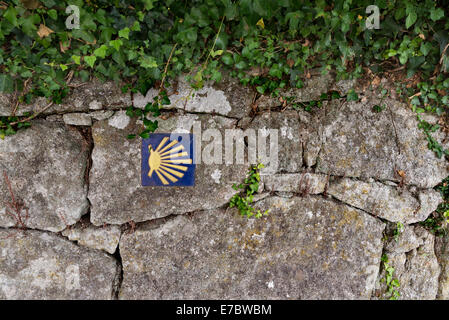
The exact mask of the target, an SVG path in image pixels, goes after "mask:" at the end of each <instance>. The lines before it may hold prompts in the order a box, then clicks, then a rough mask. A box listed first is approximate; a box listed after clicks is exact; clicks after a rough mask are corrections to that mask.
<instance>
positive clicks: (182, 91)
mask: <svg viewBox="0 0 449 320" xmlns="http://www.w3.org/2000/svg"><path fill="white" fill-rule="evenodd" d="M157 94H158V90H156V89H150V90H149V91H148V92H147V94H146V96H145V97H144V96H142V95H141V94H140V93H137V94H136V95H135V96H134V105H135V106H136V107H137V108H144V107H145V105H146V104H147V103H153V101H154V100H153V99H154V97H156V96H157ZM168 96H169V98H170V102H171V104H170V105H168V106H164V108H165V109H173V108H176V109H181V110H185V111H188V112H193V113H213V114H218V115H223V116H228V117H234V118H241V117H243V116H246V115H247V114H248V113H249V111H250V110H251V103H252V99H253V97H254V93H253V91H252V90H251V89H250V88H249V87H245V86H242V85H240V84H239V83H238V80H236V79H234V78H231V77H229V76H227V75H226V74H225V75H224V76H223V79H222V80H221V81H220V82H219V83H212V82H206V83H205V84H204V86H203V87H202V88H201V89H198V90H194V89H192V87H191V85H190V84H189V83H188V81H187V79H186V77H185V76H180V77H178V78H177V79H176V80H175V81H172V86H171V87H170V88H169V89H168Z"/></svg>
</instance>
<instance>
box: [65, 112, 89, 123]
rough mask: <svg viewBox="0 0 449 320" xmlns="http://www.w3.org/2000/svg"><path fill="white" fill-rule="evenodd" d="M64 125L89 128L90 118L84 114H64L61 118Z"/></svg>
mask: <svg viewBox="0 0 449 320" xmlns="http://www.w3.org/2000/svg"><path fill="white" fill-rule="evenodd" d="M62 119H63V120H64V123H65V124H69V125H73V126H91V125H92V118H91V117H90V116H89V115H88V114H86V113H66V114H64V115H63V116H62Z"/></svg>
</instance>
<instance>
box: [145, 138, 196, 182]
mask: <svg viewBox="0 0 449 320" xmlns="http://www.w3.org/2000/svg"><path fill="white" fill-rule="evenodd" d="M193 143H194V139H193V134H191V133H179V134H173V133H172V134H170V133H153V134H151V135H150V137H149V138H148V139H143V140H142V186H161V187H174V186H178V187H185V186H194V185H195V164H194V161H193V156H194V152H193V150H195V149H194V145H193Z"/></svg>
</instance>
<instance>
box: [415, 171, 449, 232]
mask: <svg viewBox="0 0 449 320" xmlns="http://www.w3.org/2000/svg"><path fill="white" fill-rule="evenodd" d="M435 190H437V191H439V192H440V193H441V196H442V197H443V202H442V203H440V204H439V205H438V208H437V210H435V212H433V213H432V214H431V215H430V216H429V217H428V218H427V219H426V220H424V221H422V222H421V223H420V224H421V225H422V226H424V227H425V228H426V229H427V230H429V231H430V232H432V233H433V234H434V235H436V236H438V237H445V236H447V235H448V234H449V230H448V226H449V177H447V178H445V179H444V180H443V181H442V182H441V183H440V184H439V185H438V186H436V187H435Z"/></svg>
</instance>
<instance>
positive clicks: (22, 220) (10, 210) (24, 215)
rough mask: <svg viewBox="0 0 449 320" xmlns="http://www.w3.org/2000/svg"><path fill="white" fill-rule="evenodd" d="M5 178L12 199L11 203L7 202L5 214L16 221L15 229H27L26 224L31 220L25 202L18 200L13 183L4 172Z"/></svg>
mask: <svg viewBox="0 0 449 320" xmlns="http://www.w3.org/2000/svg"><path fill="white" fill-rule="evenodd" d="M3 177H4V179H5V184H6V186H7V188H8V191H9V195H10V197H11V201H6V202H5V214H7V215H8V216H9V217H11V218H12V219H13V220H14V221H15V225H14V227H15V228H20V229H26V222H27V220H28V218H29V212H28V208H27V207H26V206H25V204H24V203H23V201H21V200H19V199H17V198H16V196H15V195H14V192H13V190H12V186H11V182H10V181H9V178H8V175H7V174H6V171H3Z"/></svg>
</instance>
